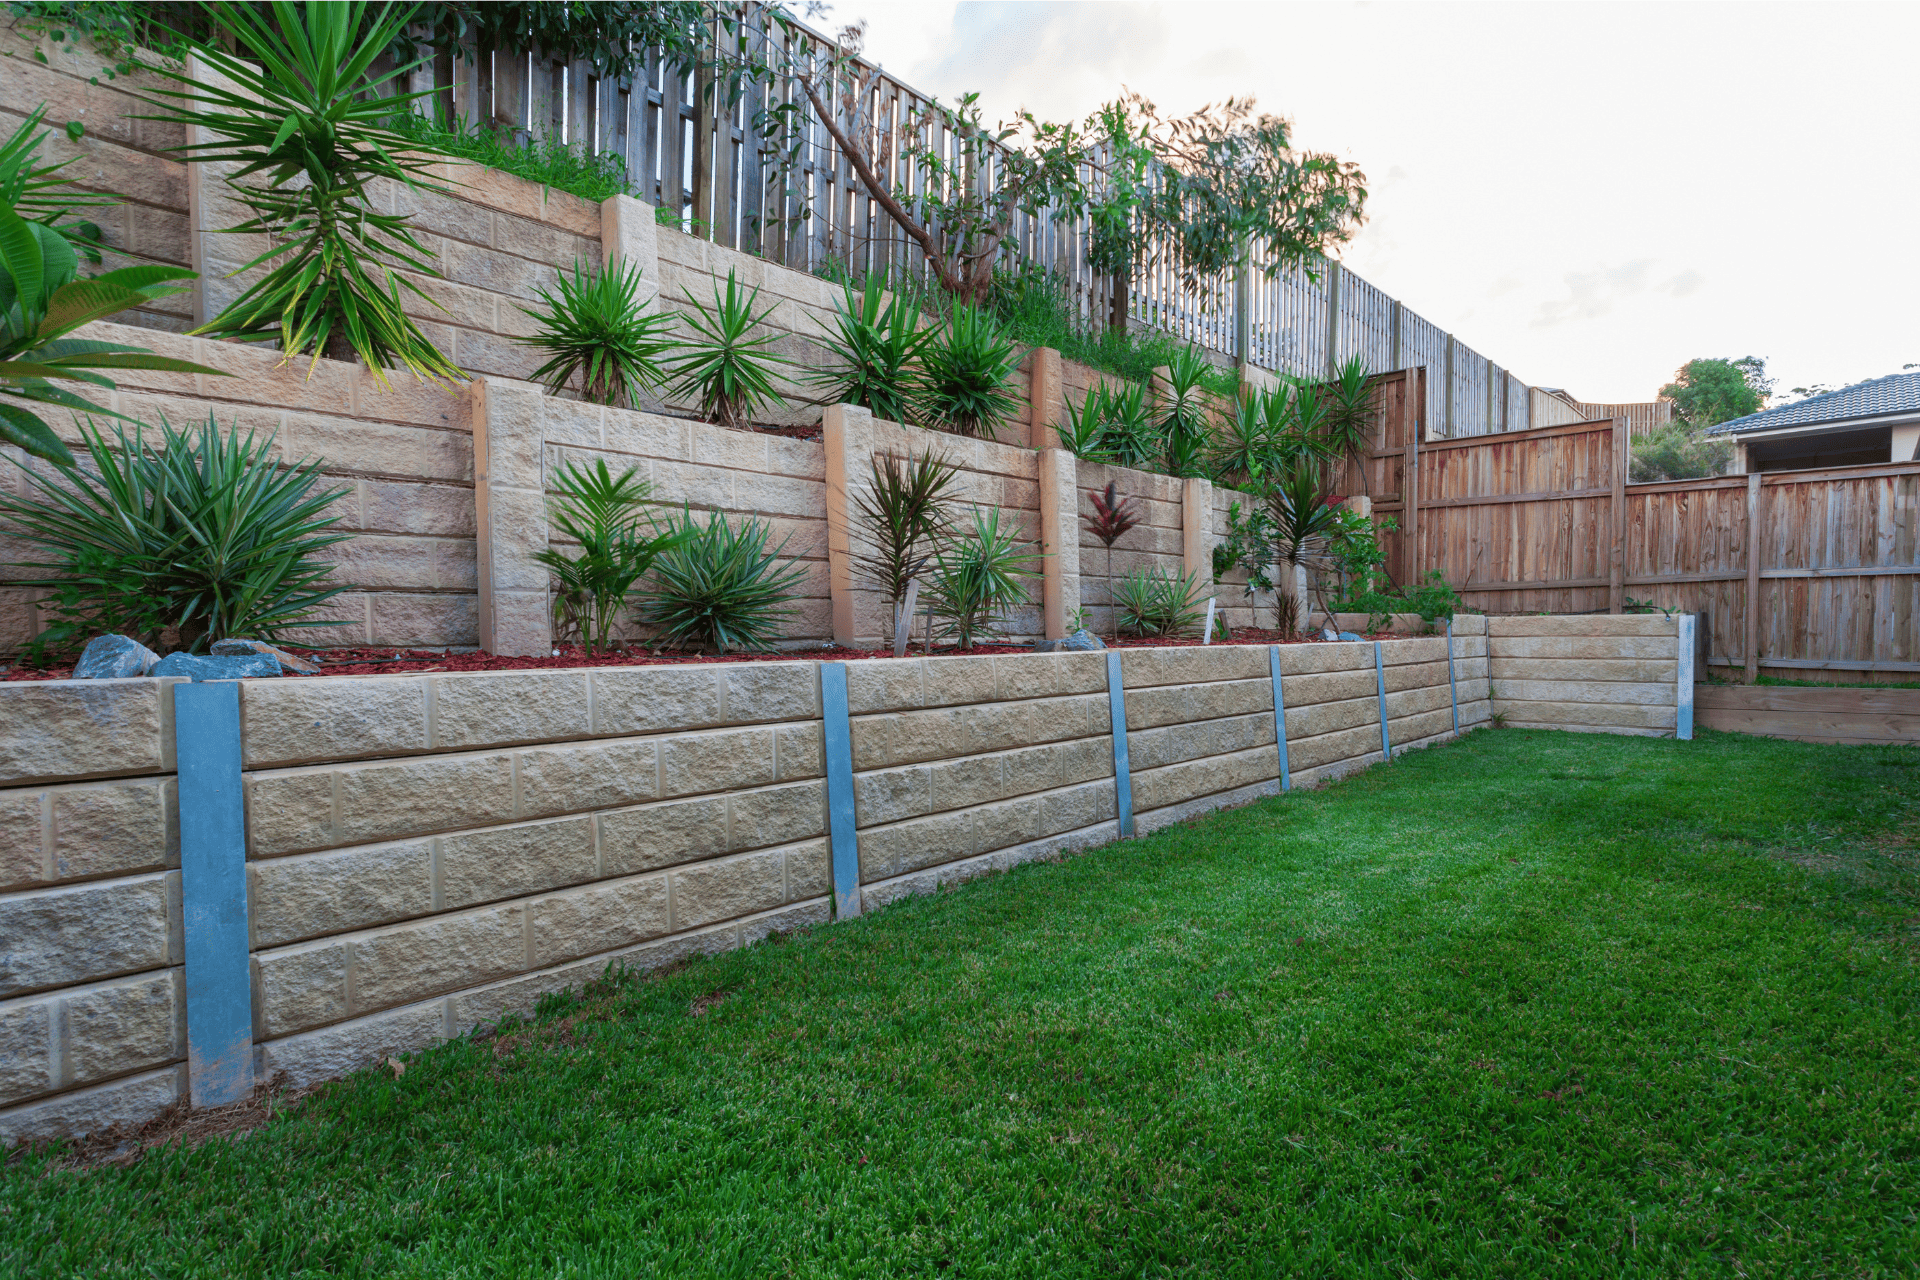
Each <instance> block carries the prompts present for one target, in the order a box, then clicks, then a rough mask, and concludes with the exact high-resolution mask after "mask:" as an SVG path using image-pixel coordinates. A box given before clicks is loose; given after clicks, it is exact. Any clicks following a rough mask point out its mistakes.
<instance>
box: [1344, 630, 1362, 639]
mask: <svg viewBox="0 0 1920 1280" xmlns="http://www.w3.org/2000/svg"><path fill="white" fill-rule="evenodd" d="M1340 639H1342V640H1364V639H1366V637H1365V636H1359V635H1355V634H1354V633H1353V632H1351V631H1342V632H1341V633H1340Z"/></svg>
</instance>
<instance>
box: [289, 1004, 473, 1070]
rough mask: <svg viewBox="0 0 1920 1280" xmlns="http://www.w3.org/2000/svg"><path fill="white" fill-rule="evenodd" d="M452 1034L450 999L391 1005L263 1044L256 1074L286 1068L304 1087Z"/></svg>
mask: <svg viewBox="0 0 1920 1280" xmlns="http://www.w3.org/2000/svg"><path fill="white" fill-rule="evenodd" d="M446 1033H447V1011H446V1005H445V1002H444V1001H440V1000H435V1001H432V1002H430V1003H426V1004H416V1005H409V1006H407V1007H405V1008H400V1009H391V1010H387V1011H385V1012H382V1013H377V1014H374V1015H373V1016H371V1017H365V1018H355V1019H353V1020H352V1021H351V1022H342V1023H340V1024H339V1025H337V1026H329V1027H325V1028H324V1029H321V1030H317V1031H309V1032H307V1033H305V1034H303V1035H293V1036H288V1037H286V1038H285V1039H276V1040H272V1041H270V1042H268V1043H266V1044H263V1045H261V1046H259V1048H258V1049H257V1050H256V1051H255V1054H256V1062H257V1064H258V1065H257V1067H256V1068H255V1078H256V1079H269V1078H271V1077H272V1076H273V1075H274V1074H275V1073H277V1072H281V1071H285V1072H286V1073H287V1076H288V1078H289V1081H290V1083H291V1084H292V1085H293V1087H294V1088H296V1089H299V1088H304V1087H306V1086H307V1085H311V1084H318V1083H319V1082H320V1081H322V1080H331V1079H334V1078H335V1077H338V1076H344V1075H346V1074H347V1073H348V1072H350V1071H354V1070H356V1069H358V1068H360V1067H364V1066H366V1065H368V1064H369V1063H374V1062H380V1061H382V1060H384V1059H385V1058H387V1057H389V1056H397V1055H400V1054H406V1053H412V1052H414V1051H416V1050H419V1049H424V1048H426V1047H427V1046H429V1045H431V1044H434V1043H435V1042H437V1041H439V1040H442V1039H445V1038H446Z"/></svg>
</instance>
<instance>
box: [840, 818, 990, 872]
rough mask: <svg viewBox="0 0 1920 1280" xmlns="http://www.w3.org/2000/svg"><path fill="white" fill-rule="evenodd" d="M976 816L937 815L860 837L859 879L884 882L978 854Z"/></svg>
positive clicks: (878, 828)
mask: <svg viewBox="0 0 1920 1280" xmlns="http://www.w3.org/2000/svg"><path fill="white" fill-rule="evenodd" d="M974 813H975V811H974V810H972V809H962V810H960V811H959V812H957V813H941V814H935V815H934V816H933V817H930V818H917V819H915V820H913V821H911V822H902V823H899V824H897V825H894V826H890V827H875V828H873V829H872V830H870V831H862V832H861V833H860V879H861V881H862V882H867V881H872V880H884V879H886V878H887V877H888V876H896V875H902V874H904V873H906V872H909V871H918V870H920V869H921V868H922V867H931V866H934V865H937V864H938V863H942V862H952V861H955V860H956V859H959V858H965V857H969V856H971V855H972V854H974V853H975V852H977V844H976V842H975V839H974V831H973V824H974Z"/></svg>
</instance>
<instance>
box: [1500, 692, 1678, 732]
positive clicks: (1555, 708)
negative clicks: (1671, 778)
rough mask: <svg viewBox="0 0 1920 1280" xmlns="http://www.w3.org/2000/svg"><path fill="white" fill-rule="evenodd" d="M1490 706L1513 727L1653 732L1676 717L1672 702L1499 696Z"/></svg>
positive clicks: (1666, 726) (1664, 726)
mask: <svg viewBox="0 0 1920 1280" xmlns="http://www.w3.org/2000/svg"><path fill="white" fill-rule="evenodd" d="M1493 709H1494V711H1495V712H1496V713H1498V714H1499V715H1500V716H1502V717H1503V718H1504V719H1505V721H1506V723H1508V724H1509V725H1512V726H1514V727H1516V728H1524V727H1527V726H1530V725H1531V726H1536V727H1539V728H1546V729H1580V730H1590V731H1603V730H1604V731H1608V732H1611V731H1613V730H1644V731H1647V732H1655V731H1660V730H1671V729H1672V728H1673V724H1674V718H1675V717H1674V708H1673V707H1671V706H1666V707H1660V706H1647V705H1645V704H1641V703H1630V702H1613V703H1593V702H1520V701H1515V700H1513V699H1510V698H1506V697H1499V698H1495V699H1494V700H1493Z"/></svg>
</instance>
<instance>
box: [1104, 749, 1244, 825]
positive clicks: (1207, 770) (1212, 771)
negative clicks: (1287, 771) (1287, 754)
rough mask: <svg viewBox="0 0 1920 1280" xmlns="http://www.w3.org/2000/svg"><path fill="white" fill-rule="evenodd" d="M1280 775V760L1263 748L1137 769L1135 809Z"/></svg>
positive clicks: (1157, 805)
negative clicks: (1161, 766)
mask: <svg viewBox="0 0 1920 1280" xmlns="http://www.w3.org/2000/svg"><path fill="white" fill-rule="evenodd" d="M1279 776H1280V760H1279V757H1278V756H1277V755H1276V754H1275V753H1274V752H1272V751H1268V750H1262V749H1255V750H1251V751H1237V752H1235V753H1233V754H1232V755H1217V756H1208V757H1206V758H1204V759H1200V760H1188V761H1184V762H1182V763H1180V764H1174V765H1168V766H1167V767H1166V768H1164V769H1148V770H1137V771H1135V773H1134V775H1133V803H1134V808H1135V809H1136V810H1137V811H1138V812H1141V813H1145V812H1147V811H1149V810H1152V809H1159V808H1163V807H1165V806H1166V805H1170V804H1178V803H1180V802H1181V801H1183V800H1191V799H1193V798H1194V797H1196V796H1203V795H1210V794H1212V793H1214V792H1218V791H1231V790H1234V789H1236V788H1239V787H1245V786H1250V785H1252V784H1254V783H1257V782H1264V781H1266V780H1267V779H1268V778H1278V777H1279Z"/></svg>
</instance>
